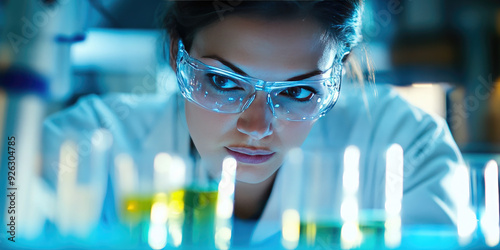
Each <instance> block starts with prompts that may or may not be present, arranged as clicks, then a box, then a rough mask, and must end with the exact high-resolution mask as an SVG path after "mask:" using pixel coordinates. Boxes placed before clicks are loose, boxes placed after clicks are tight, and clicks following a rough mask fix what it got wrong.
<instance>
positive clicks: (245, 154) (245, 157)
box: [226, 147, 275, 164]
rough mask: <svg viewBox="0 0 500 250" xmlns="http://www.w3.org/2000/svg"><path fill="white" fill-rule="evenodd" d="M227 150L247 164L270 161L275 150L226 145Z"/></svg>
mask: <svg viewBox="0 0 500 250" xmlns="http://www.w3.org/2000/svg"><path fill="white" fill-rule="evenodd" d="M226 150H227V152H228V153H229V154H230V155H231V156H232V157H234V158H235V159H236V160H237V161H239V162H241V163H247V164H260V163H264V162H266V161H268V160H269V159H270V158H271V157H273V155H274V154H275V152H272V151H269V150H264V149H251V148H242V147H226Z"/></svg>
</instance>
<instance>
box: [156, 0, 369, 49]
mask: <svg viewBox="0 0 500 250" xmlns="http://www.w3.org/2000/svg"><path fill="white" fill-rule="evenodd" d="M362 11H363V0H334V1H241V0H238V1H219V0H215V1H170V2H169V3H168V5H167V8H166V12H165V14H164V17H163V20H162V25H163V28H164V29H165V30H166V31H167V33H168V35H169V36H170V37H171V38H180V39H182V41H183V42H184V44H185V46H186V49H187V50H188V51H189V48H190V46H191V44H192V42H193V39H194V36H195V34H196V33H197V32H198V31H199V30H200V29H201V28H203V27H205V26H207V25H209V24H211V23H213V22H216V21H219V20H224V18H225V17H227V16H229V15H235V14H248V15H252V16H258V17H262V18H266V19H286V18H305V17H312V18H314V19H315V20H317V21H318V22H319V23H320V24H321V25H323V26H324V28H325V29H326V31H327V34H328V36H329V37H330V38H332V39H333V41H335V42H337V43H338V45H339V46H340V49H339V50H338V54H337V56H338V57H340V56H343V55H344V54H345V53H346V52H349V51H350V50H351V49H352V48H353V47H354V46H356V44H358V42H359V41H360V39H361V34H360V33H361V32H360V29H361V13H362Z"/></svg>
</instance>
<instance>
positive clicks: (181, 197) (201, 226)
mask: <svg viewBox="0 0 500 250" xmlns="http://www.w3.org/2000/svg"><path fill="white" fill-rule="evenodd" d="M217 196H218V192H217V191H216V190H215V191H212V190H203V189H198V188H187V189H179V190H176V191H173V192H170V193H168V194H163V193H159V194H154V195H130V196H127V197H125V198H124V199H123V202H122V206H121V215H122V216H121V218H122V220H123V221H124V222H126V223H128V224H130V225H131V226H135V225H138V224H139V223H141V224H142V223H149V221H150V220H151V208H152V206H153V204H155V203H158V202H161V203H165V205H166V207H167V209H168V212H167V214H168V217H167V228H168V235H169V240H168V242H170V243H169V244H170V245H173V246H179V245H180V244H182V245H185V246H213V245H214V235H215V215H216V205H217Z"/></svg>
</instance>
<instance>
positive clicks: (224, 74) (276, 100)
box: [176, 40, 342, 121]
mask: <svg viewBox="0 0 500 250" xmlns="http://www.w3.org/2000/svg"><path fill="white" fill-rule="evenodd" d="M341 73H342V63H335V64H334V66H332V67H331V68H330V69H328V70H326V71H325V72H322V74H321V75H320V76H319V77H321V79H315V80H300V81H280V82H268V81H264V80H260V79H256V78H253V77H248V76H242V75H240V74H236V73H234V72H231V71H228V70H224V69H220V68H217V67H213V66H210V65H206V64H204V63H202V62H201V61H199V60H197V59H194V58H192V57H191V56H189V54H188V53H187V51H186V50H185V48H184V45H183V43H182V41H181V40H179V51H178V54H177V72H176V74H177V81H178V84H179V88H180V90H181V93H182V95H183V96H184V97H185V98H186V99H187V100H189V101H190V102H193V103H195V104H197V105H199V106H201V107H203V108H205V109H208V110H211V111H214V112H218V113H241V112H243V111H245V110H246V109H247V108H248V107H249V106H250V104H252V101H253V100H254V99H255V96H256V93H257V91H264V92H266V93H267V104H268V106H269V108H270V110H271V112H272V114H273V115H274V117H276V118H277V119H283V120H289V121H304V120H314V119H317V118H319V117H321V116H324V115H325V114H326V113H327V112H328V111H329V110H330V109H331V108H332V107H333V106H334V105H335V102H336V101H337V99H338V97H339V94H340V83H341Z"/></svg>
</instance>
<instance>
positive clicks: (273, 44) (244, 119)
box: [185, 16, 335, 183]
mask: <svg viewBox="0 0 500 250" xmlns="http://www.w3.org/2000/svg"><path fill="white" fill-rule="evenodd" d="M332 48H333V45H332V43H331V42H329V40H328V39H326V35H325V30H324V29H322V28H321V27H320V25H319V23H316V22H315V21H314V20H311V19H304V20H302V19H299V20H274V21H268V20H262V19H258V18H251V17H239V16H229V17H227V18H225V20H224V21H221V22H216V23H214V24H211V25H210V26H207V27H205V28H203V29H202V30H200V31H199V32H198V33H196V35H195V37H194V40H193V44H192V47H191V49H190V51H188V52H189V54H190V55H191V56H192V57H193V58H196V59H198V60H200V61H202V62H204V63H205V64H208V65H211V66H215V67H218V68H222V69H226V70H229V71H233V72H235V73H240V74H241V73H242V72H244V73H245V74H247V75H248V76H251V77H255V78H259V79H262V80H266V81H284V80H287V79H290V78H293V77H298V79H300V78H302V76H305V77H303V78H306V77H308V76H311V74H310V73H313V74H315V72H322V71H324V70H326V69H328V68H330V67H331V65H332V63H333V54H334V52H335V51H333V49H332ZM239 71H242V72H239ZM185 111H186V118H187V123H188V127H189V131H190V133H191V137H192V139H193V142H194V144H195V146H196V148H197V150H198V151H199V153H200V155H201V158H202V159H203V161H204V163H205V164H206V166H207V167H208V170H209V172H210V174H211V175H212V176H213V177H218V176H220V173H221V166H222V161H223V159H224V157H226V156H228V155H232V156H233V157H234V158H235V159H236V160H237V161H238V167H237V174H236V179H237V180H238V181H242V182H247V183H259V182H262V181H264V180H266V179H268V178H269V177H270V176H272V175H273V174H274V173H275V172H276V171H277V170H278V169H279V167H280V166H281V164H282V163H283V159H284V157H285V155H286V154H287V152H288V151H289V150H290V149H292V148H295V147H299V146H300V145H301V144H302V142H303V141H304V140H305V138H306V137H307V135H308V134H309V131H310V130H311V127H312V126H313V124H314V123H315V120H313V121H286V120H280V119H277V118H275V117H274V116H273V114H272V112H271V110H270V108H269V106H268V104H267V102H266V93H265V92H261V91H259V92H257V95H256V98H255V100H254V101H253V102H252V104H251V105H250V106H249V107H248V109H247V110H245V111H244V112H242V113H239V114H222V113H216V112H213V111H209V110H206V109H204V108H202V107H200V106H198V105H196V104H194V103H191V102H189V101H186V108H185Z"/></svg>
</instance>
